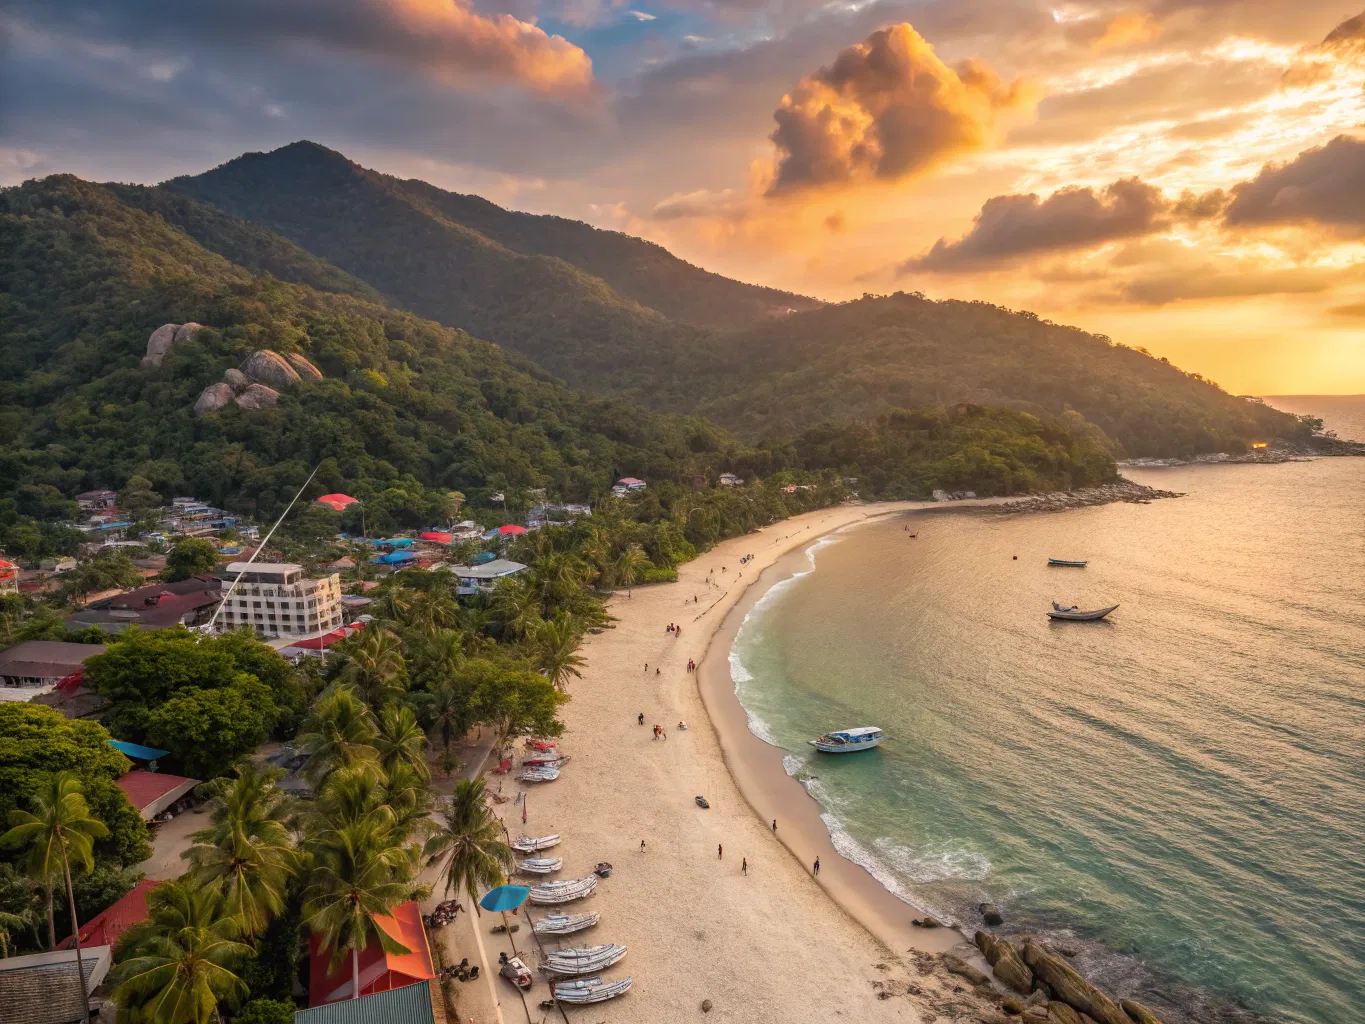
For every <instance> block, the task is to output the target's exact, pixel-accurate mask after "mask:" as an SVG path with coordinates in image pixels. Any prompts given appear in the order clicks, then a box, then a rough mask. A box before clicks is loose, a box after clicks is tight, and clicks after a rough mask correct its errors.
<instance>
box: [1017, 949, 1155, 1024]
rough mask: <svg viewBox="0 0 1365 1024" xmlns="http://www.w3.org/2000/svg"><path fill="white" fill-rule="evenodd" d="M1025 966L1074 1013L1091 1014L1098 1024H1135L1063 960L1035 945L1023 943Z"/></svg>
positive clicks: (1115, 1004)
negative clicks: (1074, 1011)
mask: <svg viewBox="0 0 1365 1024" xmlns="http://www.w3.org/2000/svg"><path fill="white" fill-rule="evenodd" d="M1024 963H1026V964H1028V966H1029V967H1031V968H1033V972H1034V973H1035V974H1036V975H1037V976H1038V977H1039V978H1041V979H1042V980H1043V981H1044V982H1046V983H1047V986H1048V988H1050V989H1051V990H1052V991H1053V992H1054V993H1055V994H1056V996H1057V998H1058V1000H1060V1001H1061V1002H1064V1003H1066V1004H1068V1005H1069V1006H1070V1007H1071V1008H1072V1009H1073V1010H1077V1011H1079V1012H1080V1013H1085V1014H1089V1015H1090V1016H1091V1017H1093V1018H1094V1019H1095V1020H1096V1021H1098V1022H1099V1024H1133V1021H1132V1018H1130V1017H1129V1016H1128V1015H1127V1014H1126V1013H1124V1012H1123V1010H1121V1009H1120V1008H1119V1004H1118V1003H1116V1002H1114V1000H1112V999H1110V998H1109V996H1107V995H1106V994H1105V993H1104V992H1101V991H1100V990H1099V989H1098V988H1096V987H1095V986H1094V985H1092V984H1090V982H1088V981H1086V980H1085V978H1083V977H1081V975H1080V972H1079V971H1077V970H1076V968H1074V967H1072V966H1071V965H1070V964H1069V963H1067V962H1066V961H1065V960H1063V959H1062V958H1061V957H1059V956H1056V955H1054V954H1053V953H1050V952H1048V950H1047V948H1046V947H1044V946H1042V945H1039V944H1038V943H1036V942H1027V943H1025V944H1024Z"/></svg>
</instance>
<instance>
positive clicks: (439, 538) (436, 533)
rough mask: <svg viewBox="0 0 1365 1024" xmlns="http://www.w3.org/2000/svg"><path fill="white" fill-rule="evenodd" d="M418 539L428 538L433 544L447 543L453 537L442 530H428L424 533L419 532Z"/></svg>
mask: <svg viewBox="0 0 1365 1024" xmlns="http://www.w3.org/2000/svg"><path fill="white" fill-rule="evenodd" d="M417 539H418V540H429V541H431V542H432V543H433V544H449V543H450V542H451V541H453V540H454V539H455V538H454V536H452V535H451V534H449V533H446V532H445V531H443V530H428V531H427V532H426V533H419V534H418V535H417Z"/></svg>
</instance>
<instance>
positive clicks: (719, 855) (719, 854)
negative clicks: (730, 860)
mask: <svg viewBox="0 0 1365 1024" xmlns="http://www.w3.org/2000/svg"><path fill="white" fill-rule="evenodd" d="M724 856H725V847H723V846H721V845H720V843H717V844H716V860H720V859H721V858H723V857H724Z"/></svg>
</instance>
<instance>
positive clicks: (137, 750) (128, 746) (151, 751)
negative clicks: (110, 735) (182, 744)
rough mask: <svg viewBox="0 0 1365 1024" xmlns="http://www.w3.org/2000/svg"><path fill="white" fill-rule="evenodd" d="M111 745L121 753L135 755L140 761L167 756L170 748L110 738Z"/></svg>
mask: <svg viewBox="0 0 1365 1024" xmlns="http://www.w3.org/2000/svg"><path fill="white" fill-rule="evenodd" d="M109 745H110V746H111V747H113V748H114V749H115V750H117V751H118V752H119V753H121V754H127V755H128V756H129V757H135V758H137V759H138V760H139V761H155V760H158V759H159V758H163V757H167V756H168V755H169V754H170V751H169V750H157V749H156V747H144V746H143V745H142V744H141V743H129V742H128V741H127V740H110V741H109Z"/></svg>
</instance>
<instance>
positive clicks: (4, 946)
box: [0, 910, 33, 959]
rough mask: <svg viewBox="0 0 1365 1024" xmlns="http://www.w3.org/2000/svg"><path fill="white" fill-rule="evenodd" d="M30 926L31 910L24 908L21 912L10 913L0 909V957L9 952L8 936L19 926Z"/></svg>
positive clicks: (7, 954)
mask: <svg viewBox="0 0 1365 1024" xmlns="http://www.w3.org/2000/svg"><path fill="white" fill-rule="evenodd" d="M32 927H33V911H32V910H25V911H24V912H23V913H21V914H11V913H10V912H9V911H7V910H0V959H4V958H5V957H7V956H9V954H10V948H11V943H10V936H11V935H12V934H13V933H14V932H16V931H18V930H19V929H21V928H32Z"/></svg>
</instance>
